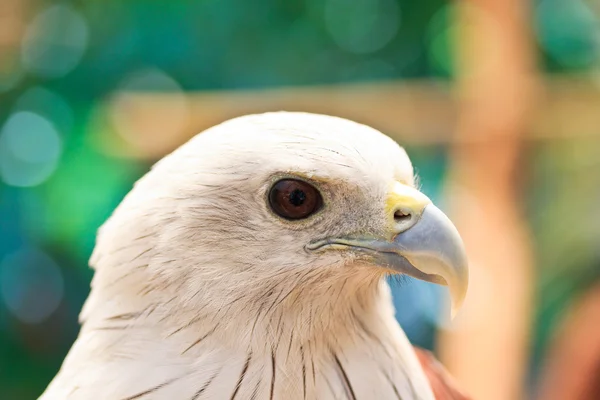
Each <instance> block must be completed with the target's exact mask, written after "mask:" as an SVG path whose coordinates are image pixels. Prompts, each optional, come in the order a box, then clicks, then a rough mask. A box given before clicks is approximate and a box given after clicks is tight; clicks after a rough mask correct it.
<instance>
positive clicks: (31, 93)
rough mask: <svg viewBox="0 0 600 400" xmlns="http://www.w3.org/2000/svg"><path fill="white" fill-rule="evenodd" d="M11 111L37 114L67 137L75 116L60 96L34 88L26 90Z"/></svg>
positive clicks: (47, 90) (45, 89)
mask: <svg viewBox="0 0 600 400" xmlns="http://www.w3.org/2000/svg"><path fill="white" fill-rule="evenodd" d="M13 111H14V112H17V111H30V112H33V113H35V114H38V115H40V116H42V117H44V118H45V119H47V120H48V121H51V122H52V124H53V125H54V126H55V127H56V129H57V130H58V131H60V132H61V134H62V135H63V136H64V135H67V134H68V133H70V132H71V131H72V129H73V124H74V120H75V115H74V112H73V109H72V108H71V105H70V104H69V103H68V102H67V100H66V99H65V98H64V97H63V96H61V95H60V94H58V93H56V92H54V91H51V90H49V89H47V88H45V87H41V86H34V87H32V88H29V89H27V90H26V91H25V92H24V93H23V94H22V95H21V96H19V98H18V99H17V100H16V102H15V105H14V107H13Z"/></svg>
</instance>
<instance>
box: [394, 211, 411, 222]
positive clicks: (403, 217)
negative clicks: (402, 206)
mask: <svg viewBox="0 0 600 400" xmlns="http://www.w3.org/2000/svg"><path fill="white" fill-rule="evenodd" d="M411 218H412V214H410V213H405V212H403V211H401V210H397V211H396V212H395V213H394V221H396V223H402V222H407V221H410V219H411Z"/></svg>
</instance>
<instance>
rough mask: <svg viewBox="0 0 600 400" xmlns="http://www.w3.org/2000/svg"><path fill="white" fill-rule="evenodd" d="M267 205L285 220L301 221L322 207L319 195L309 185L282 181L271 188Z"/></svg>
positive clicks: (290, 180)
mask: <svg viewBox="0 0 600 400" xmlns="http://www.w3.org/2000/svg"><path fill="white" fill-rule="evenodd" d="M269 203H270V204H271V208H272V209H273V211H274V212H275V214H277V215H279V216H280V217H282V218H285V219H290V220H294V219H302V218H306V217H308V216H310V215H311V214H314V213H315V212H317V211H318V210H319V209H320V208H321V206H322V205H323V198H322V197H321V193H319V191H318V190H317V189H316V188H315V187H314V186H312V185H311V184H309V183H306V182H303V181H299V180H297V179H283V180H281V181H279V182H277V183H276V184H275V185H273V187H272V188H271V192H270V193H269Z"/></svg>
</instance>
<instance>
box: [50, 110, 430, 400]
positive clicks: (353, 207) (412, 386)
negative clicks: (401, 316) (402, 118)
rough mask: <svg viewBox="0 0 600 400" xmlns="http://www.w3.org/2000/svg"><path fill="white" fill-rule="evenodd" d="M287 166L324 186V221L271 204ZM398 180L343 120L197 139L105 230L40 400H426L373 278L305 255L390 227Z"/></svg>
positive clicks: (403, 159) (393, 163)
mask: <svg viewBox="0 0 600 400" xmlns="http://www.w3.org/2000/svg"><path fill="white" fill-rule="evenodd" d="M287 175H294V176H295V175H300V176H302V177H305V178H307V179H312V180H314V181H315V182H318V183H319V186H320V189H321V191H322V193H323V197H324V200H325V204H326V206H325V209H324V210H323V211H322V212H321V213H319V215H316V216H315V217H314V218H310V219H309V220H307V221H300V222H294V223H291V222H289V221H284V220H281V219H279V218H277V217H275V216H274V215H273V214H272V213H271V212H270V211H269V208H268V205H267V202H266V201H265V198H266V196H265V194H266V193H267V190H268V188H269V186H270V185H271V184H272V183H273V182H274V180H275V179H277V178H278V177H281V176H287ZM394 180H399V181H404V182H407V183H409V184H412V183H413V172H412V167H411V164H410V161H409V159H408V157H407V156H406V154H405V152H404V150H402V149H401V148H400V147H399V146H398V145H396V143H394V142H393V141H392V140H391V139H389V138H387V137H386V136H384V135H383V134H381V133H379V132H378V131H376V130H374V129H372V128H369V127H366V126H364V125H360V124H356V123H353V122H350V121H347V120H343V119H339V118H334V117H327V116H320V115H311V114H302V113H270V114H263V115H255V116H248V117H243V118H238V119H234V120H231V121H228V122H226V123H224V124H221V125H219V126H216V127H214V128H212V129H210V130H208V131H206V132H204V133H202V134H200V135H198V136H196V137H195V138H194V139H192V140H191V141H190V142H188V143H187V144H185V145H184V146H182V147H181V148H180V149H178V150H177V151H175V152H174V153H173V154H171V155H169V156H167V157H165V158H164V159H163V160H162V161H160V162H159V163H158V164H157V165H156V166H155V167H154V168H153V169H152V171H150V172H149V173H148V174H147V175H146V176H145V177H143V178H142V179H141V180H140V181H139V182H137V183H136V185H135V187H134V189H133V190H132V191H131V192H130V193H129V194H128V195H127V197H126V198H125V199H124V201H123V202H122V203H121V205H120V206H119V207H118V208H117V210H116V211H115V212H114V214H113V215H112V217H111V218H110V219H109V220H108V221H107V222H106V224H105V225H104V226H103V227H102V228H101V230H100V232H99V235H98V240H97V245H96V248H95V250H94V254H93V255H92V259H91V264H92V266H93V267H94V268H95V270H96V273H95V276H94V279H93V282H92V291H91V293H90V296H89V298H88V300H87V302H86V304H85V306H84V309H83V311H82V314H81V322H82V329H81V332H80V335H79V337H78V339H77V341H76V342H75V344H74V345H73V347H72V349H71V351H70V352H69V354H68V356H67V358H66V359H65V361H64V364H63V366H62V368H61V370H60V372H59V373H58V375H57V376H56V378H55V379H54V380H53V381H52V383H51V384H50V386H49V387H48V389H47V390H46V392H45V393H44V394H43V395H42V397H41V399H43V400H54V399H86V400H87V399H92V398H93V399H138V398H139V399H221V398H223V399H230V398H236V399H269V398H274V399H290V400H293V399H338V398H339V399H343V398H353V397H354V398H357V399H398V398H401V399H403V400H410V399H425V400H428V399H433V395H432V393H431V389H430V388H429V385H428V383H427V381H426V378H425V376H424V374H423V371H422V370H421V368H420V366H419V363H418V361H417V359H416V356H415V354H414V352H413V349H412V347H411V345H410V343H409V342H408V340H407V339H406V337H405V335H404V333H403V332H402V330H401V329H400V327H399V326H398V324H397V323H396V321H395V319H394V310H393V307H392V303H391V296H390V292H389V287H388V286H387V284H386V283H385V282H384V281H383V275H382V272H381V271H379V270H378V269H377V268H374V267H373V266H371V265H368V264H365V263H363V262H361V261H360V260H359V259H356V258H354V257H353V256H352V255H348V254H343V253H341V252H329V254H319V255H316V254H311V253H308V252H306V251H305V250H304V246H305V245H306V244H307V243H308V242H310V241H311V240H314V239H317V238H319V237H326V236H327V235H331V234H342V233H344V234H352V233H358V232H360V233H370V234H373V235H376V234H384V233H385V218H384V217H385V216H384V215H383V213H384V207H383V204H384V197H385V193H386V190H387V187H388V185H389V184H390V182H393V181H394ZM410 306H411V305H410V304H407V305H406V307H410Z"/></svg>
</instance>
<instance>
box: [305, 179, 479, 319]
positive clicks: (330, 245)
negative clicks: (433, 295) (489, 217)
mask: <svg viewBox="0 0 600 400" xmlns="http://www.w3.org/2000/svg"><path fill="white" fill-rule="evenodd" d="M386 213H387V214H388V216H389V217H390V231H391V232H390V233H391V235H390V237H391V239H374V238H372V237H371V238H367V237H364V238H361V237H346V238H328V239H324V240H319V241H317V242H313V243H311V244H309V245H308V246H307V248H308V249H309V250H318V249H326V248H327V249H354V250H358V251H361V252H363V253H366V254H367V255H368V256H369V257H371V258H372V261H373V262H374V263H375V264H377V265H378V266H381V267H384V268H386V269H388V270H391V271H394V272H395V273H401V274H406V275H409V276H411V277H414V278H417V279H421V280H424V281H427V282H433V283H437V284H441V285H447V286H448V288H449V290H450V296H451V298H452V316H454V315H455V314H456V312H457V311H458V309H459V308H460V306H461V305H462V303H463V301H464V298H465V296H466V293H467V287H468V284H469V270H468V263H467V256H466V252H465V248H464V244H463V242H462V239H461V238H460V235H459V233H458V231H457V230H456V227H455V226H454V225H453V224H452V222H451V221H450V219H448V217H447V216H446V215H445V214H444V213H443V212H442V211H441V210H440V209H439V208H437V207H436V206H434V205H433V204H432V203H431V200H429V198H427V196H425V195H424V194H423V193H421V192H419V191H418V190H416V189H414V188H412V187H409V186H406V185H403V184H401V183H399V182H396V183H394V185H393V187H392V189H391V190H390V192H389V193H388V198H387V201H386Z"/></svg>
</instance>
